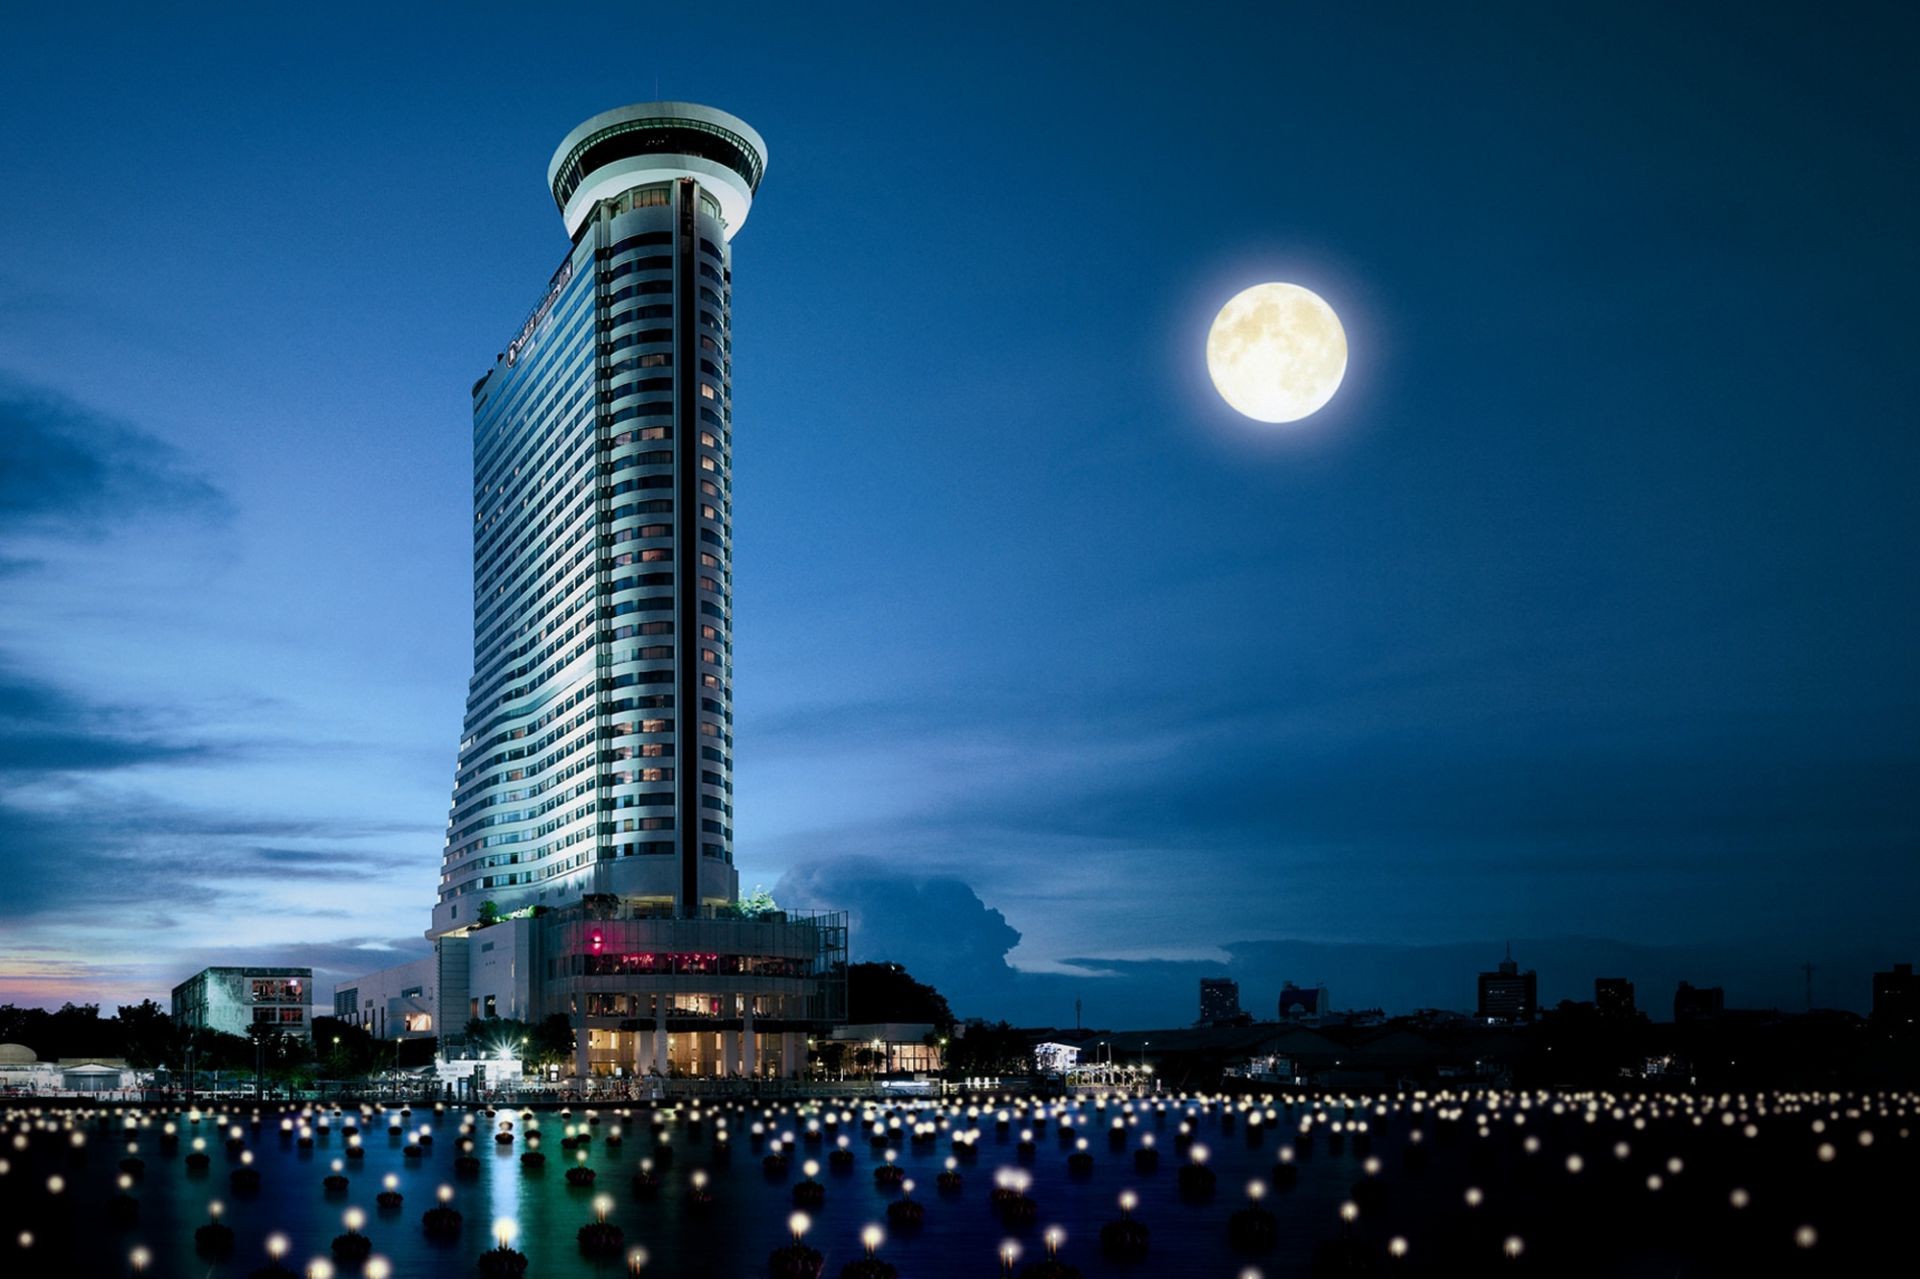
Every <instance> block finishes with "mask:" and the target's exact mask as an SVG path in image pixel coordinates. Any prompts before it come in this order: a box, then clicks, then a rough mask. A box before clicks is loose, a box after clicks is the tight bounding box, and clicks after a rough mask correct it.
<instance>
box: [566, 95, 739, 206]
mask: <svg viewBox="0 0 1920 1279" xmlns="http://www.w3.org/2000/svg"><path fill="white" fill-rule="evenodd" d="M766 171H767V144H766V142H765V141H764V140H763V139H762V138H761V137H760V134H759V133H758V132H756V131H755V129H754V128H753V126H752V125H750V124H748V123H747V122H746V121H745V120H742V119H740V118H739V117H738V116H735V115H730V114H728V113H727V112H725V111H720V110H716V109H715V108H713V107H705V106H701V105H699V104H698V103H693V102H641V103H636V104H634V105H633V106H628V107H619V108H616V109H615V110H612V111H603V112H601V113H600V114H599V115H597V116H594V117H593V118H592V119H591V120H588V121H586V122H585V123H583V124H581V125H579V126H578V127H576V128H575V129H574V130H573V131H572V132H571V133H569V134H567V136H566V137H565V138H563V139H561V141H560V145H559V147H558V148H557V149H556V150H555V151H554V153H553V160H552V162H551V163H549V164H548V165H547V186H548V188H549V189H550V190H551V191H552V192H553V202H554V204H555V205H556V206H557V207H558V208H559V210H560V215H561V217H563V218H564V219H565V220H566V224H567V234H568V235H569V236H577V235H578V234H579V233H580V228H581V227H582V226H583V225H585V223H586V220H587V215H588V214H589V213H591V212H592V211H593V207H594V206H595V205H596V204H598V203H599V202H600V201H602V200H607V199H611V198H613V197H614V196H617V195H619V194H620V193H621V192H623V191H629V190H632V189H633V188H634V187H639V186H647V185H650V184H652V183H656V182H670V181H672V180H674V179H676V178H693V179H694V180H695V181H697V182H699V183H700V185H701V187H702V188H703V189H705V190H706V191H708V192H709V193H711V194H712V195H713V196H714V198H715V199H717V200H718V201H719V203H720V216H721V220H722V221H723V222H725V223H726V233H727V238H728V239H732V238H733V236H734V234H735V233H736V232H738V231H739V229H740V227H741V225H742V224H744V223H745V222H746V220H747V212H748V210H749V209H751V208H752V206H753V196H754V192H756V191H758V190H759V189H760V180H761V178H762V177H764V176H765V175H766Z"/></svg>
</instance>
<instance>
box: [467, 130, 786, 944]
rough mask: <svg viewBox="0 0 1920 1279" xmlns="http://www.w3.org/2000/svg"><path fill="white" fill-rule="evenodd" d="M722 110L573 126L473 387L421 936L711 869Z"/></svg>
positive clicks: (728, 659)
mask: <svg viewBox="0 0 1920 1279" xmlns="http://www.w3.org/2000/svg"><path fill="white" fill-rule="evenodd" d="M766 164H767V152H766V146H765V144H764V143H763V142H762V141H761V140H760V136H759V134H757V133H755V132H754V130H753V129H752V128H751V127H749V126H748V125H747V124H746V123H745V122H744V121H741V120H738V119H736V118H734V117H733V116H730V115H728V114H726V113H725V112H721V111H715V110H712V109H710V108H706V107H699V106H694V105H691V104H687V103H678V102H665V103H648V104H645V105H641V106H634V107H626V108H623V109H621V110H618V111H609V112H606V113H605V114H602V115H598V116H595V117H594V118H593V119H591V120H588V121H587V122H586V123H585V124H582V125H581V126H580V127H579V128H577V129H575V130H574V131H573V132H572V133H570V134H568V135H567V137H566V138H565V139H564V140H563V141H562V142H561V144H560V147H559V149H558V150H557V151H555V153H554V156H553V162H552V163H551V165H549V167H548V184H549V188H550V190H551V191H552V193H553V198H554V202H555V203H556V204H557V205H558V206H559V209H560V212H561V215H562V217H563V218H564V220H565V223H566V228H567V232H568V234H569V236H570V237H571V238H572V241H573V247H572V250H571V251H570V252H569V253H568V254H567V256H566V258H565V260H564V261H562V262H561V264H560V267H559V269H558V270H557V271H556V272H555V273H554V275H553V278H552V280H551V281H550V282H549V284H548V286H547V289H546V291H545V293H544V294H543V296H542V297H541V298H540V300H539V302H538V304H537V305H536V306H535V307H534V308H533V310H532V312H531V313H530V314H529V315H528V317H527V319H526V321H525V323H524V324H522V325H521V326H520V328H519V330H518V332H517V333H515V334H514V335H513V337H512V339H511V340H510V341H509V342H508V343H507V346H506V349H505V350H504V351H502V352H501V354H500V355H499V357H498V358H497V359H496V360H495V362H494V366H493V368H492V369H491V370H489V371H488V373H487V375H486V376H485V377H483V378H481V379H480V381H479V383H478V384H477V385H476V386H475V387H474V392H473V469H474V475H473V556H474V583H473V590H474V609H473V616H474V651H473V679H472V682H471V684H470V685H469V687H468V693H467V713H466V720H465V725H464V731H463V733H462V736H461V742H460V754H459V763H458V766H457V771H456V776H455V781H454V789H453V806H452V812H451V815H450V818H449V822H448V827H447V840H446V848H445V854H444V860H443V864H442V867H441V877H440V895H439V904H438V906H437V907H436V909H435V911H434V920H433V925H434V931H435V932H436V933H437V932H444V931H446V930H448V929H454V928H459V927H462V926H464V925H467V924H470V923H473V922H476V921H477V920H478V918H479V915H480V911H481V909H482V906H483V904H484V903H489V902H490V903H492V904H493V905H492V907H490V908H489V913H492V912H493V911H498V912H501V913H511V912H512V911H514V910H516V909H520V908H524V907H527V906H531V905H539V904H546V905H555V904H559V903H562V902H565V901H570V900H574V899H577V898H579V897H581V896H583V895H585V894H589V893H611V894H617V895H619V896H621V897H623V898H634V899H641V900H645V901H648V902H653V903H658V904H661V905H670V906H672V907H673V909H674V910H675V912H676V913H679V914H682V915H686V914H691V913H694V911H695V909H696V908H697V907H698V906H700V905H701V904H703V903H706V904H714V903H721V902H729V901H732V900H733V899H734V898H735V897H736V896H737V895H738V894H737V889H738V880H737V876H736V874H735V871H734V868H733V703H732V687H731V685H732V645H733V636H732V625H731V615H732V588H733V582H732V510H733V506H732V481H731V474H732V426H733V422H732V418H733V411H732V398H731V389H732V388H731V367H732V364H731V362H732V349H733V342H732V337H731V323H730V321H731V307H732V295H733V269H732V257H731V247H730V241H731V239H732V237H733V236H734V234H736V233H737V232H738V231H739V229H740V227H741V225H742V224H743V223H744V222H745V221H746V217H747V213H748V211H749V210H750V208H751V207H752V203H753V195H754V191H755V190H756V189H757V188H758V186H759V184H760V178H761V176H762V174H764V173H765V171H766Z"/></svg>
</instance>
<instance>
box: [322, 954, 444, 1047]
mask: <svg viewBox="0 0 1920 1279" xmlns="http://www.w3.org/2000/svg"><path fill="white" fill-rule="evenodd" d="M439 970H440V966H439V964H438V962H437V961H436V960H435V959H434V957H433V956H432V955H431V954H427V955H422V956H421V957H420V958H418V959H412V960H408V961H407V962H406V963H404V964H395V965H393V966H392V967H391V968H382V969H381V970H380V971H379V972H375V973H368V974H367V975H366V976H364V977H358V978H355V979H354V980H353V981H351V982H342V983H341V984H340V985H338V986H335V987H334V988H333V1015H334V1016H335V1017H338V1018H339V1019H340V1020H341V1021H349V1022H352V1023H353V1024H354V1025H356V1026H358V1027H360V1029H362V1030H364V1031H366V1032H367V1033H368V1034H369V1035H372V1036H373V1037H374V1038H375V1039H431V1038H432V1037H433V1036H435V1035H437V1034H438V1033H439V1030H438V1028H437V1027H436V1026H435V1024H434V1016H435V1013H436V1012H437V1007H436V1003H435V1001H436V1000H437V999H438V998H439V991H438V984H439V975H440V973H439Z"/></svg>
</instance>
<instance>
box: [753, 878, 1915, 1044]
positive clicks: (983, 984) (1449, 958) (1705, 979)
mask: <svg viewBox="0 0 1920 1279" xmlns="http://www.w3.org/2000/svg"><path fill="white" fill-rule="evenodd" d="M774 895H775V897H776V898H777V899H778V900H780V901H781V902H782V903H783V904H784V905H788V906H795V907H804V908H814V909H831V908H838V909H844V910H846V911H848V912H849V915H850V921H849V922H850V926H851V930H852V938H851V945H852V950H853V958H854V960H855V961H856V962H857V961H861V960H890V961H893V962H895V963H899V964H902V965H904V966H905V967H906V968H907V969H908V971H910V972H911V973H913V975H914V976H915V977H917V978H919V979H920V980H922V981H927V982H931V983H932V984H933V985H934V986H936V987H938V988H939V989H940V991H941V992H942V993H943V994H945V995H946V996H947V998H948V1000H949V1001H950V1002H951V1003H952V1004H953V1007H954V1009H955V1011H956V1012H958V1013H959V1014H960V1015H961V1016H963V1017H987V1018H993V1019H998V1018H1007V1019H1009V1020H1012V1021H1014V1022H1015V1023H1016V1024H1024V1025H1030V1026H1065V1025H1072V1024H1073V1020H1074V1017H1075V1014H1076V1006H1077V1007H1078V1009H1079V1012H1080V1015H1081V1017H1082V1020H1083V1022H1084V1024H1085V1025H1088V1026H1095V1027H1100V1028H1104V1029H1115V1030H1119V1029H1140V1028H1152V1027H1172V1026H1181V1025H1187V1024H1190V1023H1191V1022H1192V1021H1193V1019H1194V1018H1195V1017H1196V1016H1197V1015H1198V1002H1197V1000H1198V990H1199V981H1200V979H1201V978H1202V977H1233V978H1234V979H1236V980H1237V981H1239V982H1240V992H1241V1006H1242V1008H1244V1009H1245V1010H1247V1011H1248V1012H1250V1013H1252V1014H1253V1015H1254V1016H1256V1017H1261V1018H1271V1017H1272V1016H1273V1015H1274V1010H1275V1008H1276V1005H1277V1001H1278V998H1279V993H1280V987H1281V985H1282V984H1283V983H1286V982H1298V983H1301V984H1306V985H1314V984H1322V983H1324V984H1325V985H1327V986H1328V988H1329V991H1330V993H1331V995H1332V997H1333V1002H1334V1006H1335V1007H1337V1008H1381V1009H1383V1010H1384V1011H1385V1012H1386V1013H1387V1014H1388V1015H1397V1014H1402V1013H1408V1012H1412V1011H1414V1010H1415V1009H1419V1008H1446V1009H1453V1010H1457V1011H1471V1010H1472V1007H1473V1003H1474V998H1475V976H1476V974H1478V973H1479V972H1481V971H1483V970H1487V969H1491V968H1492V967H1493V966H1494V964H1495V963H1497V962H1498V961H1499V959H1500V958H1501V957H1502V955H1503V953H1504V951H1503V947H1504V946H1505V945H1506V944H1508V940H1509V939H1504V938H1502V939H1495V938H1487V939H1484V940H1460V941H1451V942H1446V943H1441V944H1434V945H1403V944H1395V943H1390V942H1387V943H1375V942H1360V943H1340V942H1323V941H1309V940H1301V939H1293V938H1265V939H1244V940H1238V941H1227V942H1223V943H1221V944H1220V945H1219V946H1218V947H1206V948H1203V949H1213V950H1217V952H1218V957H1216V958H1154V957H1145V958H1141V957H1116V955H1115V954H1113V953H1111V952H1110V953H1108V954H1106V955H1102V954H1098V953H1093V954H1086V955H1075V956H1069V957H1067V958H1066V959H1064V960H1062V961H1060V962H1059V963H1057V964H1053V965H1050V966H1049V968H1048V969H1047V970H1046V971H1030V970H1023V969H1019V968H1015V967H1013V966H1012V965H1011V964H1010V963H1009V962H1008V955H1009V953H1010V952H1011V951H1012V949H1013V947H1014V946H1015V945H1017V944H1018V941H1019V937H1020V934H1019V932H1018V931H1017V930H1016V929H1014V928H1013V927H1012V926H1011V925H1010V924H1008V923H1007V921H1006V918H1005V916H1004V915H1003V914H1002V913H1001V912H1000V911H999V910H998V909H996V908H995V907H993V906H991V905H989V904H988V903H987V902H986V901H983V900H982V898H981V895H980V894H979V893H978V892H976V891H975V890H974V888H973V887H972V886H971V885H970V884H968V883H967V882H965V881H964V880H962V879H959V878H956V877H954V876H950V875H940V874H922V873H915V872H912V871H909V870H904V869H900V868H896V867H893V866H890V865H887V864H884V863H881V862H878V861H875V860H873V859H868V858H859V857H846V858H837V859H831V860H825V861H818V862H811V863H807V864H805V865H802V866H797V867H795V868H794V869H793V870H792V871H790V872H789V873H788V875H787V876H786V877H785V878H783V879H782V880H781V881H780V883H779V885H778V886H777V887H776V889H775V893H774ZM1114 941H1115V946H1114V948H1113V949H1114V950H1115V951H1119V950H1123V949H1125V948H1126V946H1127V944H1128V938H1127V937H1126V936H1125V935H1124V934H1119V935H1116V936H1115V938H1114ZM1511 944H1512V946H1513V954H1514V958H1515V959H1516V960H1517V961H1519V962H1520V964H1521V966H1522V967H1523V968H1527V969H1533V970H1535V971H1536V972H1538V974H1539V981H1540V997H1541V999H1542V1001H1543V1002H1544V1003H1546V1004H1548V1005H1551V1004H1555V1003H1558V1002H1559V1001H1560V1000H1563V999H1575V1000H1582V999H1591V998H1592V997H1593V979H1594V978H1595V977H1601V976H1607V977H1626V978H1628V979H1629V980H1631V981H1633V982H1634V983H1635V984H1636V986H1637V988H1638V989H1637V994H1638V997H1639V1002H1640V1006H1641V1008H1642V1009H1643V1010H1645V1011H1648V1012H1649V1013H1651V1014H1652V1015H1653V1016H1655V1017H1656V1018H1662V1019H1664V1018H1665V1017H1666V1016H1667V1015H1668V1012H1669V1010H1670V1008H1671V1004H1672V999H1673V991H1674V987H1675V986H1676V985H1677V983H1679V982H1680V981H1682V980H1686V981H1691V982H1693V983H1694V984H1696V985H1722V986H1724V987H1725V988H1726V991H1727V1000H1728V1004H1729V1006H1738V1007H1762V1008H1782V1009H1787V1010H1793V1009H1797V1008H1799V1007H1801V1006H1802V1001H1803V999H1804V997H1805V995H1804V991H1805V986H1804V981H1805V978H1804V972H1803V970H1802V968H1801V964H1802V963H1803V962H1806V961H1808V960H1811V961H1812V962H1813V963H1814V965H1815V972H1816V978H1817V980H1816V983H1815V989H1814V1002H1815V1004H1816V1006H1819V1007H1833V1008H1852V1009H1856V1010H1861V1009H1864V1007H1865V1004H1866V1002H1867V993H1868V989H1869V985H1868V982H1869V978H1868V974H1869V973H1871V972H1873V971H1875V970H1876V969H1881V968H1885V967H1886V966H1887V965H1888V964H1890V963H1891V962H1893V961H1894V960H1895V959H1898V958H1900V957H1901V956H1900V955H1898V954H1896V953H1895V952H1894V950H1893V949H1892V948H1890V947H1888V946H1885V945H1881V944H1878V943H1875V942H1873V941H1870V940H1849V939H1844V938H1829V939H1826V940H1824V941H1820V942H1816V943H1814V944H1813V945H1812V946H1811V947H1810V948H1808V949H1806V950H1805V951H1802V950H1793V949H1789V948H1788V947H1785V946H1783V945H1782V944H1781V942H1780V941H1779V939H1778V938H1775V937H1771V936H1753V937H1747V938H1740V939H1736V940H1732V941H1727V942H1718V943H1713V942H1689V943H1685V944H1663V945H1645V944H1640V943H1635V942H1631V941H1622V940H1618V939H1614V938H1606V937H1579V936H1543V937H1521V938H1515V939H1511Z"/></svg>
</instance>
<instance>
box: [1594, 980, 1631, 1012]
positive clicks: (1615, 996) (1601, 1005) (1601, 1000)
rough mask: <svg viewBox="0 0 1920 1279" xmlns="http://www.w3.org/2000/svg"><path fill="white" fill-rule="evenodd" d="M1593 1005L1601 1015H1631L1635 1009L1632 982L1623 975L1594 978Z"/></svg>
mask: <svg viewBox="0 0 1920 1279" xmlns="http://www.w3.org/2000/svg"><path fill="white" fill-rule="evenodd" d="M1593 1006H1594V1008H1595V1009H1597V1010H1598V1011H1599V1013H1600V1015H1601V1016H1602V1017H1621V1018H1630V1017H1632V1016H1633V1015H1634V1013H1635V1012H1636V1011H1637V1010H1636V1009H1635V1007H1634V1002H1633V983H1632V982H1630V981H1628V980H1627V979H1626V978H1625V977H1596V978H1594V979H1593Z"/></svg>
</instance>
